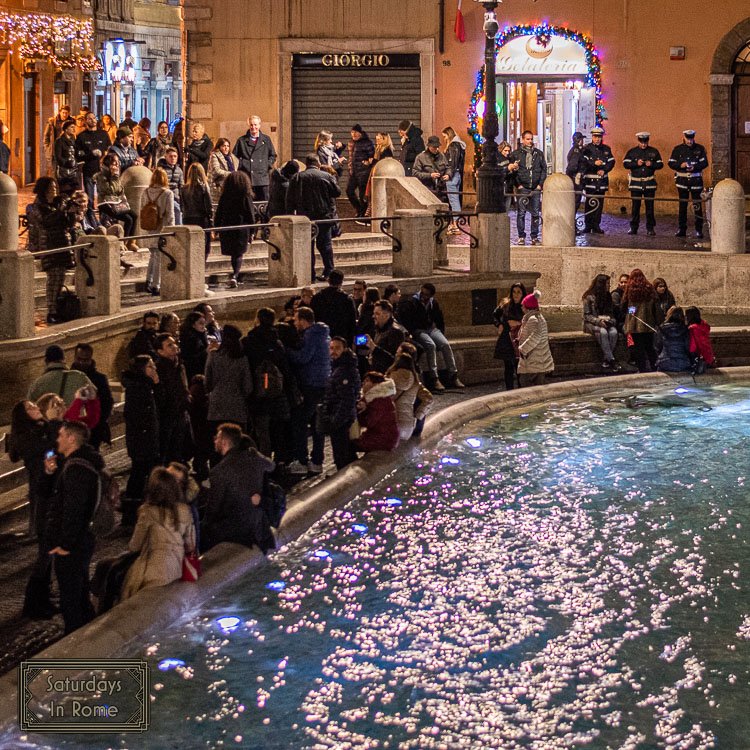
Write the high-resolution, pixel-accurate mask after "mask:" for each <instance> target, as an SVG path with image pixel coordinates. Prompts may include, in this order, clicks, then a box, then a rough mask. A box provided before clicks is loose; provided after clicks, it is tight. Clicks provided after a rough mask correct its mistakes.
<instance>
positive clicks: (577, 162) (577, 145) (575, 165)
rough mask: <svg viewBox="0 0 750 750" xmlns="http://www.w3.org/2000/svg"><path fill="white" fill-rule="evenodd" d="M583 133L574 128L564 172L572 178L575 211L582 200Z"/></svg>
mask: <svg viewBox="0 0 750 750" xmlns="http://www.w3.org/2000/svg"><path fill="white" fill-rule="evenodd" d="M584 140H585V139H584V136H583V133H581V132H580V131H578V130H576V132H575V133H573V145H572V147H571V149H570V151H568V160H567V162H566V166H565V174H566V175H568V177H570V179H571V180H573V192H574V193H575V202H576V212H578V207H579V206H580V205H581V201H582V200H583V161H582V157H583V143H584Z"/></svg>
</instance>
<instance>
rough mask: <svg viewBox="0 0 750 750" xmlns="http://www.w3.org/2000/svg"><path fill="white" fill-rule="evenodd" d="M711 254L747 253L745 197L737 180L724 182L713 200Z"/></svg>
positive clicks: (717, 187) (716, 190)
mask: <svg viewBox="0 0 750 750" xmlns="http://www.w3.org/2000/svg"><path fill="white" fill-rule="evenodd" d="M711 216H712V222H711V252H714V253H725V254H735V253H737V254H738V253H744V252H745V196H744V191H743V189H742V185H740V183H739V182H737V181H736V180H722V181H721V182H720V183H719V184H718V185H717V186H716V187H715V188H714V193H713V197H712V198H711Z"/></svg>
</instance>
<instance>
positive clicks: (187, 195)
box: [180, 161, 214, 258]
mask: <svg viewBox="0 0 750 750" xmlns="http://www.w3.org/2000/svg"><path fill="white" fill-rule="evenodd" d="M180 202H181V203H182V221H183V224H193V225H195V226H197V227H202V228H203V229H208V227H210V226H211V223H212V221H213V218H214V207H213V203H212V202H211V193H210V192H209V190H208V178H207V177H206V170H205V169H203V165H202V164H200V163H199V162H197V161H194V162H193V163H192V164H191V165H190V168H189V169H188V173H187V180H186V182H185V184H184V185H183V186H182V188H180ZM205 238H206V257H207V258H208V254H209V253H210V252H211V232H205Z"/></svg>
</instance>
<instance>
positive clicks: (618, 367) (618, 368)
mask: <svg viewBox="0 0 750 750" xmlns="http://www.w3.org/2000/svg"><path fill="white" fill-rule="evenodd" d="M609 364H610V366H611V367H612V372H622V365H621V364H620V363H619V362H618V361H617V360H616V359H613V360H612V361H611V362H610V363H609Z"/></svg>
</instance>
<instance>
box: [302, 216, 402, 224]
mask: <svg viewBox="0 0 750 750" xmlns="http://www.w3.org/2000/svg"><path fill="white" fill-rule="evenodd" d="M403 218H404V217H403V216H350V217H347V218H345V219H310V223H311V224H343V223H344V222H345V221H400V220H401V219H403Z"/></svg>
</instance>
